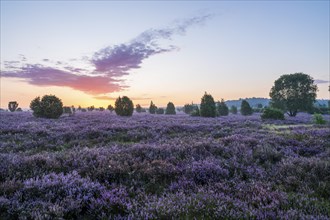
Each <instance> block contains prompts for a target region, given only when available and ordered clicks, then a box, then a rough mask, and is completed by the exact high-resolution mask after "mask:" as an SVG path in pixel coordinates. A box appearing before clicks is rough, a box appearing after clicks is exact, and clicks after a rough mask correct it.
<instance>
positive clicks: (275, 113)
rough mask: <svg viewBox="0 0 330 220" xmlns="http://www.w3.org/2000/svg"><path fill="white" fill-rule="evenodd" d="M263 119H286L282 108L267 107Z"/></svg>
mask: <svg viewBox="0 0 330 220" xmlns="http://www.w3.org/2000/svg"><path fill="white" fill-rule="evenodd" d="M261 118H262V119H280V120H284V113H283V112H282V110H280V109H276V108H265V109H264V111H263V113H262V115H261Z"/></svg>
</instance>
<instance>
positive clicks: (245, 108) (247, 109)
mask: <svg viewBox="0 0 330 220" xmlns="http://www.w3.org/2000/svg"><path fill="white" fill-rule="evenodd" d="M252 113H253V110H252V108H251V106H250V104H249V103H248V102H247V101H246V100H243V101H242V103H241V114H242V115H252Z"/></svg>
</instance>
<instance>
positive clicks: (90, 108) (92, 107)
mask: <svg viewBox="0 0 330 220" xmlns="http://www.w3.org/2000/svg"><path fill="white" fill-rule="evenodd" d="M94 109H95V107H94V105H92V106H90V107H87V110H88V111H89V112H92V111H94Z"/></svg>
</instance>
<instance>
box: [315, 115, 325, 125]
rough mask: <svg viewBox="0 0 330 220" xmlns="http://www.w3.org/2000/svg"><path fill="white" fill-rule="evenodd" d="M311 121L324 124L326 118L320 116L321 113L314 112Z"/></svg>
mask: <svg viewBox="0 0 330 220" xmlns="http://www.w3.org/2000/svg"><path fill="white" fill-rule="evenodd" d="M313 122H314V123H315V124H317V125H324V124H326V120H324V118H323V117H322V115H321V114H314V115H313Z"/></svg>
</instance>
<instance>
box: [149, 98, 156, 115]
mask: <svg viewBox="0 0 330 220" xmlns="http://www.w3.org/2000/svg"><path fill="white" fill-rule="evenodd" d="M156 110H157V106H156V105H155V104H154V103H153V102H152V101H151V102H150V107H149V113H150V114H155V113H156Z"/></svg>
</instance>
